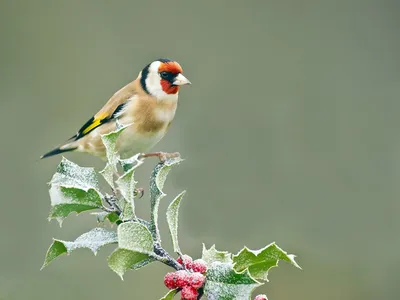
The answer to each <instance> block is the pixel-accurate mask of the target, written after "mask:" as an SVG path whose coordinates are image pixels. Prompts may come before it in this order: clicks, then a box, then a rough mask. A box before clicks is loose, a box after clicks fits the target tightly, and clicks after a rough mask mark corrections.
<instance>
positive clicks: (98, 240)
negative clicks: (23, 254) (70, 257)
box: [42, 228, 118, 268]
mask: <svg viewBox="0 0 400 300" xmlns="http://www.w3.org/2000/svg"><path fill="white" fill-rule="evenodd" d="M117 242H118V238H117V233H116V232H114V231H108V230H105V229H104V228H94V229H92V230H90V231H89V232H86V233H84V234H82V235H81V236H79V237H78V238H77V239H76V240H75V241H73V242H69V241H63V240H57V239H54V240H53V243H52V244H51V245H50V247H49V250H47V254H46V257H45V260H44V263H43V267H42V268H44V267H46V266H47V265H48V264H49V263H50V262H52V261H53V260H54V259H55V258H57V257H58V256H60V255H61V254H64V253H71V252H72V251H74V250H76V249H79V248H88V249H90V250H91V251H92V252H93V253H94V255H96V254H97V251H98V250H99V249H100V248H101V247H103V246H105V245H108V244H115V243H117Z"/></svg>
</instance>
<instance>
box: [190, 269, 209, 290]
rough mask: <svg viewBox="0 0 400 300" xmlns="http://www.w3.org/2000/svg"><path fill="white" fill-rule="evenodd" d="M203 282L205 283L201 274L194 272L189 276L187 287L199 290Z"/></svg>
mask: <svg viewBox="0 0 400 300" xmlns="http://www.w3.org/2000/svg"><path fill="white" fill-rule="evenodd" d="M204 281H206V278H205V277H204V275H203V274H201V273H199V272H196V273H191V274H190V275H189V283H188V284H189V285H190V286H192V287H194V288H195V289H199V288H201V287H202V286H203V285H204Z"/></svg>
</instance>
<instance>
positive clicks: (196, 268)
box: [192, 259, 207, 274]
mask: <svg viewBox="0 0 400 300" xmlns="http://www.w3.org/2000/svg"><path fill="white" fill-rule="evenodd" d="M192 271H193V272H199V273H202V274H203V273H205V272H206V271H207V265H206V262H205V261H204V260H202V259H196V260H195V261H194V262H193V263H192Z"/></svg>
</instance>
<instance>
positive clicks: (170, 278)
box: [164, 272, 177, 290]
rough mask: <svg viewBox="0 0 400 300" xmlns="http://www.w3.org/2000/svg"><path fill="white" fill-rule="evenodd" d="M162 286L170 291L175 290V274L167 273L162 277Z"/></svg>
mask: <svg viewBox="0 0 400 300" xmlns="http://www.w3.org/2000/svg"><path fill="white" fill-rule="evenodd" d="M164 284H165V286H166V287H167V288H169V289H170V290H172V289H176V288H177V286H176V282H175V272H170V273H167V274H166V275H165V276H164Z"/></svg>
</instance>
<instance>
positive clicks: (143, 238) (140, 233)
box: [118, 222, 153, 255]
mask: <svg viewBox="0 0 400 300" xmlns="http://www.w3.org/2000/svg"><path fill="white" fill-rule="evenodd" d="M118 246H119V248H122V249H126V250H131V251H134V252H139V253H143V254H148V255H152V254H153V238H152V236H151V233H150V231H149V230H148V229H147V227H146V226H145V225H143V224H140V223H138V222H126V223H122V224H120V225H119V226H118Z"/></svg>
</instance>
